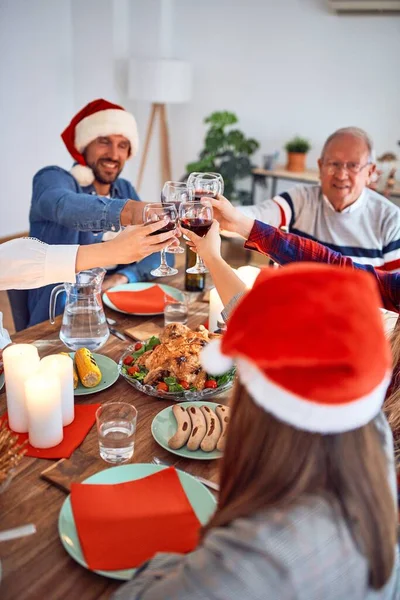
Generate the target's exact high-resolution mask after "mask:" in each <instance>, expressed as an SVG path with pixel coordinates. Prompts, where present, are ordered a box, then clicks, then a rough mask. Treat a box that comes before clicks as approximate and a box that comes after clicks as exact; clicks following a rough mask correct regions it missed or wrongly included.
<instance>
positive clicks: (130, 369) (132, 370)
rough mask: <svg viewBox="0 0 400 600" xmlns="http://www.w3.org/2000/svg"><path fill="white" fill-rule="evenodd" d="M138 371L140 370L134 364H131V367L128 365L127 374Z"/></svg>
mask: <svg viewBox="0 0 400 600" xmlns="http://www.w3.org/2000/svg"><path fill="white" fill-rule="evenodd" d="M139 371H140V369H139V367H137V366H136V365H133V367H129V369H128V375H134V374H135V373H139Z"/></svg>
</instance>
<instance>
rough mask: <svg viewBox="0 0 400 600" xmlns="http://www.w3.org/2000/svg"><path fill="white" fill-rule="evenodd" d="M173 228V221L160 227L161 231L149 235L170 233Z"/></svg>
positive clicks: (174, 224) (174, 225)
mask: <svg viewBox="0 0 400 600" xmlns="http://www.w3.org/2000/svg"><path fill="white" fill-rule="evenodd" d="M151 222H152V221H151ZM147 225H148V223H147ZM175 227H176V223H175V222H174V221H168V223H167V224H166V225H164V227H161V229H158V230H157V231H153V233H150V235H159V234H160V233H167V232H168V231H172V229H175Z"/></svg>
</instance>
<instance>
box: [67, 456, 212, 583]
mask: <svg viewBox="0 0 400 600" xmlns="http://www.w3.org/2000/svg"><path fill="white" fill-rule="evenodd" d="M166 468H168V467H164V466H161V465H160V466H159V465H151V464H136V465H121V466H120V467H112V468H111V469H106V470H105V471H100V473H96V474H95V475H92V476H91V477H88V478H87V479H85V481H83V482H82V483H109V484H111V483H124V482H126V481H134V480H135V479H142V478H143V477H147V476H148V475H152V474H153V473H157V472H158V471H162V470H163V469H166ZM178 475H179V479H180V482H181V484H182V487H183V489H184V490H185V493H186V495H187V497H188V500H189V502H190V504H191V505H192V508H193V510H194V512H195V513H196V516H197V518H198V519H199V521H200V523H201V524H202V525H205V524H206V523H207V521H208V520H209V519H210V517H211V515H212V514H213V512H214V511H215V508H216V500H215V498H214V496H213V495H212V494H211V492H209V491H208V490H207V488H205V487H204V485H203V484H202V483H200V482H199V481H197V479H195V478H194V477H192V476H191V475H189V474H188V473H184V472H183V471H179V470H178ZM58 533H59V536H60V538H61V542H62V544H63V546H64V548H65V549H66V551H67V552H68V554H69V555H70V556H72V558H73V559H74V560H76V562H78V563H79V564H80V565H82V567H85V568H86V569H89V567H88V565H87V564H86V561H85V559H84V557H83V554H82V550H81V546H80V543H79V538H78V532H77V530H76V527H75V520H74V515H73V512H72V507H71V500H70V496H68V498H67V499H66V500H65V501H64V504H63V505H62V507H61V511H60V515H59V517H58ZM135 571H136V569H123V570H119V571H95V573H98V574H99V575H104V576H105V577H112V578H113V579H122V580H126V581H127V580H129V579H132V577H133V575H134V573H135Z"/></svg>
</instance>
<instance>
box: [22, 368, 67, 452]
mask: <svg viewBox="0 0 400 600" xmlns="http://www.w3.org/2000/svg"><path fill="white" fill-rule="evenodd" d="M25 394H26V400H25V401H26V410H27V413H28V422H29V443H30V444H31V446H34V448H52V447H53V446H57V444H59V443H60V442H61V441H62V439H63V425H62V410H61V385H60V379H59V377H58V376H57V375H49V374H48V373H43V371H40V370H39V371H38V372H37V373H36V374H35V375H31V377H28V378H27V380H26V381H25Z"/></svg>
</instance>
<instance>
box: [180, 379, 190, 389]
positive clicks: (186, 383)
mask: <svg viewBox="0 0 400 600" xmlns="http://www.w3.org/2000/svg"><path fill="white" fill-rule="evenodd" d="M178 383H179V385H181V386H182V387H183V389H184V390H188V389H189V388H190V385H189V384H188V382H187V381H185V380H184V379H180V380H179V381H178Z"/></svg>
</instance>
